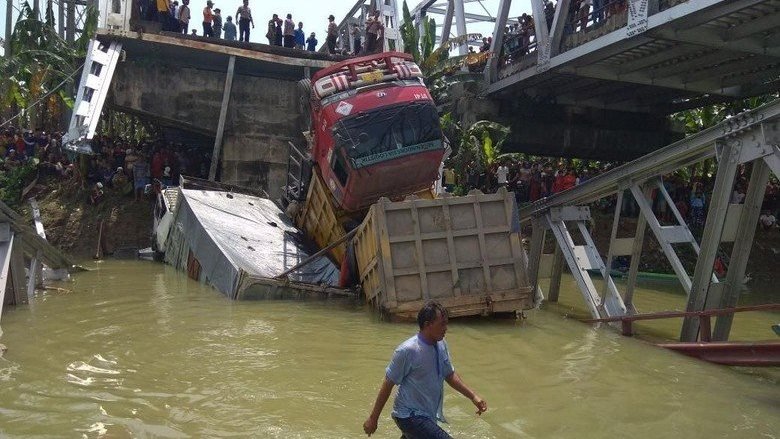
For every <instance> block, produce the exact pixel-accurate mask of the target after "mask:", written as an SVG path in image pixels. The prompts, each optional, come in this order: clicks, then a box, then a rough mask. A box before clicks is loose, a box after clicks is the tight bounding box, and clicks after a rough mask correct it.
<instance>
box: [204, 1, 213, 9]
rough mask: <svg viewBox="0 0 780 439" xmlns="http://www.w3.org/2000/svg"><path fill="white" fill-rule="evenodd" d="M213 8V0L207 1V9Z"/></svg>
mask: <svg viewBox="0 0 780 439" xmlns="http://www.w3.org/2000/svg"><path fill="white" fill-rule="evenodd" d="M212 6H214V2H212V1H211V0H207V1H206V7H207V8H210V7H212Z"/></svg>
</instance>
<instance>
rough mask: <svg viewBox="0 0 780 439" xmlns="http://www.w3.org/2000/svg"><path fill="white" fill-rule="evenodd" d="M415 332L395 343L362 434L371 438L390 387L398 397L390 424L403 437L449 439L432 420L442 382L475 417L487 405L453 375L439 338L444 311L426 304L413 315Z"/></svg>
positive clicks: (439, 416) (437, 414)
mask: <svg viewBox="0 0 780 439" xmlns="http://www.w3.org/2000/svg"><path fill="white" fill-rule="evenodd" d="M417 324H418V325H419V326H420V332H418V333H417V334H416V335H414V336H412V337H411V338H409V339H408V340H406V341H404V342H403V343H401V344H400V345H399V346H398V347H397V348H396V349H395V352H394V353H393V358H392V359H391V360H390V364H389V365H388V366H387V369H386V371H385V378H384V380H383V381H382V386H381V388H380V389H379V394H378V395H377V397H376V402H375V403H374V407H373V409H372V410H371V414H370V415H369V416H368V419H366V422H364V423H363V431H365V433H366V434H367V435H369V436H371V435H372V434H373V433H374V432H376V429H377V423H378V422H379V415H380V414H381V413H382V409H383V408H384V406H385V403H387V400H388V398H389V397H390V393H391V392H392V391H393V387H394V386H396V385H398V394H397V395H396V398H395V403H394V404H393V413H392V416H393V420H395V423H396V425H398V428H399V429H401V432H402V433H403V437H406V438H450V437H451V436H450V435H449V434H447V432H446V431H444V430H443V429H442V428H441V427H439V425H438V424H437V423H436V421H437V420H438V421H442V422H446V421H445V419H444V414H443V404H444V383H443V382H444V381H447V384H449V385H450V387H452V388H453V389H455V390H457V391H458V392H460V393H461V394H463V396H465V397H466V398H469V399H470V400H471V402H472V403H473V404H474V405H475V406H476V407H477V415H481V414H482V413H484V412H485V411H486V410H487V402H485V400H484V399H482V398H481V397H480V396H479V395H477V394H476V393H474V391H472V390H471V389H470V388H469V387H468V386H467V385H466V384H465V383H464V382H463V381H462V380H461V379H460V376H459V375H458V374H457V373H456V372H455V369H454V368H453V367H452V363H451V362H450V354H449V351H448V349H447V342H446V341H444V335H445V333H446V332H447V310H446V309H445V308H444V307H443V306H441V304H439V303H438V302H435V301H430V302H428V303H426V304H425V306H423V308H422V309H421V310H420V312H419V313H417Z"/></svg>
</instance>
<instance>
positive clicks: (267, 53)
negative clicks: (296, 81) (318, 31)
mask: <svg viewBox="0 0 780 439" xmlns="http://www.w3.org/2000/svg"><path fill="white" fill-rule="evenodd" d="M96 38H97V39H98V40H100V41H101V42H104V43H105V42H108V41H118V42H121V43H122V49H123V50H124V52H125V53H126V56H127V58H128V59H131V60H132V59H141V58H143V59H148V60H161V61H165V62H166V63H169V64H175V65H176V66H179V67H192V68H197V69H199V70H211V71H219V72H225V71H226V69H227V64H228V60H229V58H230V57H231V56H235V57H236V65H235V74H236V75H246V76H262V77H271V76H277V77H281V78H286V77H292V76H295V77H297V78H303V77H305V75H306V72H305V70H306V69H309V73H313V72H314V71H316V70H319V69H321V68H324V67H328V66H330V65H331V64H333V63H334V62H338V61H341V60H342V59H343V57H340V56H333V55H328V54H322V53H318V52H309V51H304V50H297V49H288V48H284V47H277V46H269V45H267V44H258V43H245V42H239V41H228V40H224V39H215V38H205V37H197V36H192V35H181V34H176V33H171V32H162V33H143V32H113V31H110V30H106V29H99V30H98V31H97V35H96Z"/></svg>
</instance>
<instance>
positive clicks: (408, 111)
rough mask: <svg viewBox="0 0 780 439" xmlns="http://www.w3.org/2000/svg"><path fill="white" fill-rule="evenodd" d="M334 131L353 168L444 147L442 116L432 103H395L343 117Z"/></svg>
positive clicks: (338, 143) (337, 142) (337, 141)
mask: <svg viewBox="0 0 780 439" xmlns="http://www.w3.org/2000/svg"><path fill="white" fill-rule="evenodd" d="M333 134H334V137H335V140H336V144H337V145H338V146H339V147H340V148H343V150H344V151H345V152H346V154H347V157H349V159H350V161H351V163H352V166H353V167H354V168H362V167H365V166H370V165H373V164H376V163H380V162H383V161H387V160H392V159H396V158H398V157H403V156H407V155H412V154H417V153H420V152H424V151H432V150H436V149H442V148H443V147H444V145H443V143H442V134H441V128H440V126H439V115H438V113H437V111H436V107H435V106H434V105H433V104H431V103H430V102H414V103H411V104H402V105H393V106H388V107H383V108H379V109H376V110H372V111H367V112H363V113H360V114H357V115H355V116H352V117H348V118H344V119H342V120H340V121H339V122H338V123H337V124H336V125H335V126H334V127H333Z"/></svg>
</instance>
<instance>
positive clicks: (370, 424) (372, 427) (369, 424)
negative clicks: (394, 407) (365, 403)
mask: <svg viewBox="0 0 780 439" xmlns="http://www.w3.org/2000/svg"><path fill="white" fill-rule="evenodd" d="M376 424H377V420H376V419H374V418H373V417H371V416H369V417H368V419H366V422H364V423H363V431H365V432H366V434H367V435H369V436H371V435H372V434H374V432H375V431H376Z"/></svg>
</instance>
